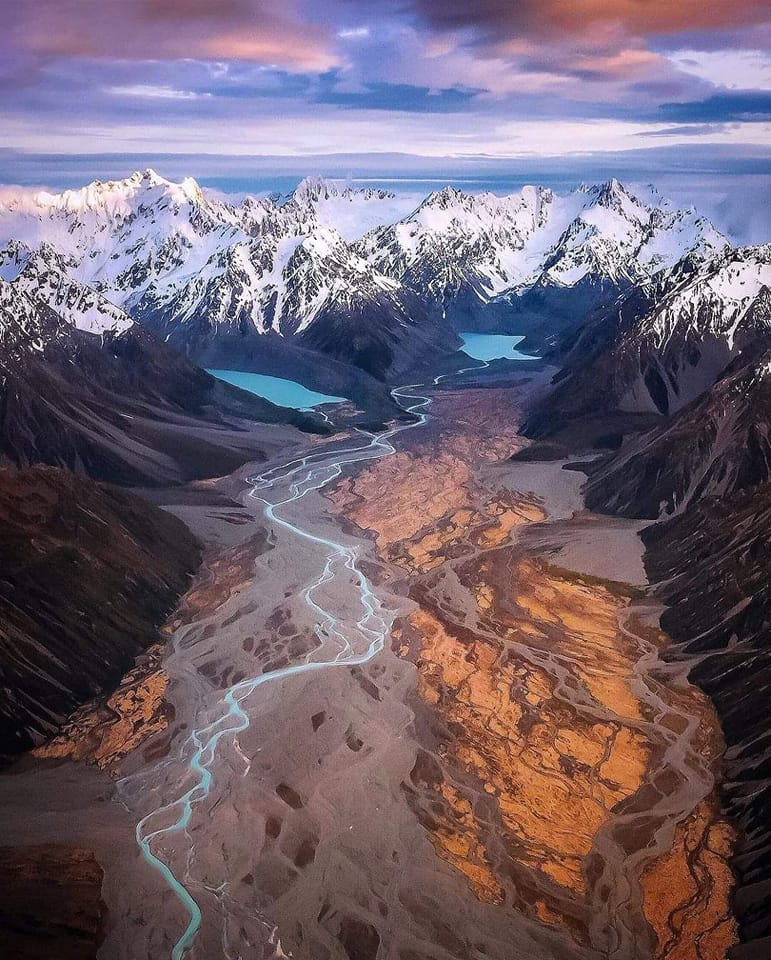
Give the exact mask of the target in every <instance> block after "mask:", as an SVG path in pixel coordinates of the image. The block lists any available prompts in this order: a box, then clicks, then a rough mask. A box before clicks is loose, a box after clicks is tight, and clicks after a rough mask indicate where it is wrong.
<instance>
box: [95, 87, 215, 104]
mask: <svg viewBox="0 0 771 960" xmlns="http://www.w3.org/2000/svg"><path fill="white" fill-rule="evenodd" d="M106 89H107V93H109V94H112V95H113V96H116V97H140V98H145V99H148V100H199V99H200V98H201V97H210V96H211V94H210V93H196V92H195V91H194V90H175V89H174V88H173V87H155V86H151V85H149V84H142V83H136V84H130V85H128V86H125V87H107V88H106Z"/></svg>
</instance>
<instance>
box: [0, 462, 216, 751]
mask: <svg viewBox="0 0 771 960" xmlns="http://www.w3.org/2000/svg"><path fill="white" fill-rule="evenodd" d="M0 524H2V529H3V537H2V539H1V540H0V569H1V570H2V575H1V576H0V623H2V627H0V677H2V681H1V682H0V690H2V693H0V751H1V752H2V754H4V755H6V756H7V755H10V754H14V753H18V752H19V751H21V750H25V749H28V748H29V747H30V746H32V745H34V744H35V743H39V742H40V741H41V740H43V739H46V738H47V737H49V736H50V735H51V734H52V733H53V732H54V731H55V730H56V728H57V727H58V725H59V724H60V723H61V722H62V721H63V720H64V719H65V717H66V716H67V714H69V713H70V711H72V710H73V709H74V708H75V707H76V706H77V705H79V704H80V703H81V702H83V701H84V700H87V699H89V698H91V697H93V696H95V695H97V694H99V693H101V692H102V691H103V690H104V689H105V688H106V687H108V686H109V685H111V684H112V683H114V682H116V681H117V680H118V679H119V678H120V676H121V675H122V673H123V672H124V670H125V669H126V667H127V666H128V665H129V664H130V663H131V661H132V660H133V658H134V657H135V656H136V655H137V654H138V653H140V651H141V650H142V649H143V648H144V647H146V646H148V645H149V644H150V643H152V642H153V640H154V639H156V636H157V631H158V628H159V627H160V625H161V624H162V623H163V621H164V619H165V617H166V616H167V614H168V613H169V612H170V611H171V609H173V607H174V604H175V602H176V600H177V598H178V597H179V596H180V594H181V593H183V592H184V590H185V589H186V585H187V583H188V578H189V576H190V574H191V573H192V572H193V571H194V570H195V569H196V567H197V565H198V561H199V548H198V546H197V544H196V541H195V540H194V538H193V537H192V535H191V534H190V533H189V531H188V530H187V528H186V527H185V526H184V524H183V523H182V522H181V521H179V520H177V518H176V517H173V516H171V515H170V514H167V513H165V512H163V511H161V510H159V509H158V508H157V507H154V506H152V505H151V504H149V503H146V502H145V501H144V500H141V499H140V498H138V497H136V496H134V495H133V494H129V493H126V492H123V491H121V490H117V489H115V488H112V487H109V486H105V485H101V484H97V483H94V482H93V481H91V480H88V479H86V478H84V477H75V476H74V475H73V474H71V473H68V472H67V471H63V470H57V469H54V468H50V467H33V468H28V469H24V470H7V469H6V470H0Z"/></svg>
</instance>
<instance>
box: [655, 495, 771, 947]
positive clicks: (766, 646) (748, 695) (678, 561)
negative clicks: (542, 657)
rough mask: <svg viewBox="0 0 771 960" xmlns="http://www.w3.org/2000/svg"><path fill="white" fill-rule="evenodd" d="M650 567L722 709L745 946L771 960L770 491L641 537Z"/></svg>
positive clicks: (700, 679)
mask: <svg viewBox="0 0 771 960" xmlns="http://www.w3.org/2000/svg"><path fill="white" fill-rule="evenodd" d="M642 538H643V541H644V543H645V546H646V554H645V564H646V568H647V570H648V574H649V576H650V579H651V581H653V582H654V583H658V584H659V587H658V588H657V593H658V596H659V597H660V598H661V600H662V601H663V602H664V603H665V604H667V609H666V610H665V611H664V614H663V616H662V619H661V623H662V626H663V627H664V629H665V630H666V631H667V633H668V634H669V635H670V636H671V637H672V638H673V640H674V641H675V644H676V646H675V647H674V648H673V649H672V650H671V651H669V653H668V656H669V657H672V658H676V659H685V660H686V661H687V662H689V663H692V664H693V666H692V668H691V671H690V679H691V680H692V681H693V682H694V683H697V684H698V685H699V686H700V687H701V688H702V689H703V690H704V691H705V692H706V693H707V694H708V695H709V696H710V697H711V699H712V700H713V702H714V703H715V706H716V707H717V709H718V713H719V714H720V718H721V724H722V727H723V732H724V735H725V738H726V744H727V747H728V749H727V752H726V755H725V758H724V762H723V769H724V777H725V782H724V784H723V788H722V792H723V800H724V805H725V808H726V810H727V811H728V813H729V814H730V815H731V816H732V817H733V818H734V820H735V822H736V823H737V825H738V826H739V827H740V829H741V830H742V832H743V835H742V838H741V841H740V845H739V850H738V855H737V857H736V859H735V862H734V868H735V870H736V873H737V876H738V881H739V884H738V889H737V892H736V898H735V909H736V913H737V917H738V919H739V922H740V927H741V935H742V939H743V940H744V941H745V942H744V943H743V944H742V945H740V946H738V947H736V948H735V949H734V950H733V951H732V952H731V957H732V958H734V960H765V958H767V957H768V956H769V955H771V722H770V721H769V690H771V484H768V483H765V484H762V485H761V486H758V487H755V488H754V489H752V490H747V491H741V492H737V493H733V494H731V495H729V496H725V497H722V498H705V499H703V500H701V501H700V502H698V503H694V504H692V505H691V506H690V508H689V509H688V510H687V512H686V513H684V514H682V515H681V516H678V517H675V518H673V519H671V520H668V521H666V522H664V523H658V524H655V525H654V526H651V527H648V528H647V529H646V530H645V531H643V534H642Z"/></svg>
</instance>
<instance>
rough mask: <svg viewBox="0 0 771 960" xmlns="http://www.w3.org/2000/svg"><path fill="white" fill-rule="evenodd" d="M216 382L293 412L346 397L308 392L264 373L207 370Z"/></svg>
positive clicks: (298, 385) (306, 389)
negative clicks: (290, 409)
mask: <svg viewBox="0 0 771 960" xmlns="http://www.w3.org/2000/svg"><path fill="white" fill-rule="evenodd" d="M206 372H207V373H210V374H211V375H212V376H213V377H216V378H217V379H218V380H224V381H225V382H226V383H232V384H233V386H234V387H240V388H241V389H242V390H248V391H249V393H254V394H256V395H257V396H258V397H263V398H264V399H265V400H270V402H271V403H275V404H277V405H278V406H279V407H293V408H294V409H295V410H307V409H308V408H309V407H318V406H319V405H320V404H322V403H344V402H345V400H346V397H330V396H327V394H325V393H317V392H316V391H315V390H309V389H308V388H307V387H304V386H303V385H302V384H301V383H297V381H295V380H284V379H283V378H282V377H269V376H267V374H264V373H242V372H241V371H240V370H207V371H206Z"/></svg>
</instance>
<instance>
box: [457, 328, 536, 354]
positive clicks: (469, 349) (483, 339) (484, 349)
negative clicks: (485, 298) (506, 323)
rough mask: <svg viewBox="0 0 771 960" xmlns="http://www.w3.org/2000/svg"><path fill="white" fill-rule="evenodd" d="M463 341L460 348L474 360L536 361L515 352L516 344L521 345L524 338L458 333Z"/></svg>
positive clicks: (519, 352)
mask: <svg viewBox="0 0 771 960" xmlns="http://www.w3.org/2000/svg"><path fill="white" fill-rule="evenodd" d="M458 336H459V337H460V338H461V340H462V341H463V346H462V347H461V348H460V349H461V350H462V352H463V353H465V354H466V356H469V357H471V358H472V359H474V360H537V359H538V357H533V356H530V355H529V354H527V353H522V352H521V351H519V350H517V349H516V347H517V344H518V343H522V341H523V340H524V339H525V338H524V337H504V336H500V335H499V334H492V333H460V334H458Z"/></svg>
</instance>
